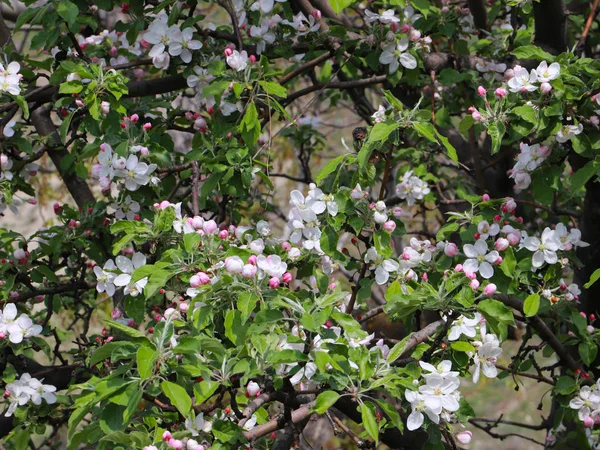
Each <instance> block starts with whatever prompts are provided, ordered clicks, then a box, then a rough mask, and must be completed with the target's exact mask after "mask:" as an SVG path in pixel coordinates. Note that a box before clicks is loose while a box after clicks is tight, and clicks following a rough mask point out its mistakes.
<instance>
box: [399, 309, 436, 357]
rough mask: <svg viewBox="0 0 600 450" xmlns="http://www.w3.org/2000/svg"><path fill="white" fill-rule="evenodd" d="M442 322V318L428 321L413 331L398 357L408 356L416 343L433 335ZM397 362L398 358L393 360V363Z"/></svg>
mask: <svg viewBox="0 0 600 450" xmlns="http://www.w3.org/2000/svg"><path fill="white" fill-rule="evenodd" d="M444 323H445V322H444V321H443V320H442V319H440V320H436V321H435V322H433V323H430V324H429V325H427V326H426V327H424V328H422V329H420V330H419V331H415V332H414V333H413V334H411V335H410V339H409V340H408V341H407V342H406V346H405V347H404V352H403V353H402V354H401V355H400V359H404V358H407V357H409V356H410V354H411V353H412V350H413V349H414V348H415V347H416V346H417V345H419V344H420V343H422V342H425V341H426V340H427V339H429V338H430V337H431V336H433V334H434V333H435V332H436V330H437V329H438V328H439V327H440V326H442V325H443V324H444ZM397 362H398V360H397V361H395V363H397Z"/></svg>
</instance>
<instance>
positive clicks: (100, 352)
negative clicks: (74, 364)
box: [89, 341, 135, 367]
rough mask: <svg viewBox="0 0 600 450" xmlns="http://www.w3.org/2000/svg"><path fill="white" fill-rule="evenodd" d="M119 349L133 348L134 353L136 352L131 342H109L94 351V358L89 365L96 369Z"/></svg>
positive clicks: (92, 357)
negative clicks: (97, 365) (96, 366)
mask: <svg viewBox="0 0 600 450" xmlns="http://www.w3.org/2000/svg"><path fill="white" fill-rule="evenodd" d="M118 347H131V349H132V351H133V350H135V346H134V344H132V343H131V342H124V341H117V342H109V343H108V344H104V345H103V346H102V347H100V348H98V349H97V350H94V353H92V356H91V358H90V362H89V365H90V367H94V366H95V365H96V364H98V363H99V362H100V361H102V360H103V359H106V358H109V357H110V355H112V352H113V351H114V350H115V349H116V348H118Z"/></svg>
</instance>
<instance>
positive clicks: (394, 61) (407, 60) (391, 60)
mask: <svg viewBox="0 0 600 450" xmlns="http://www.w3.org/2000/svg"><path fill="white" fill-rule="evenodd" d="M408 44H409V40H408V37H406V36H404V37H403V38H402V39H400V40H399V41H398V42H397V43H395V42H392V43H391V44H388V45H386V46H385V47H384V48H383V53H381V55H379V62H380V63H381V64H385V65H388V64H389V66H390V67H389V72H390V74H392V73H394V72H396V71H397V70H398V68H399V67H400V65H402V66H403V67H406V68H407V69H414V68H415V67H417V59H416V58H415V57H414V56H413V55H411V54H410V53H408V52H407V50H408Z"/></svg>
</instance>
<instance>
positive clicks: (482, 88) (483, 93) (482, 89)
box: [477, 86, 486, 97]
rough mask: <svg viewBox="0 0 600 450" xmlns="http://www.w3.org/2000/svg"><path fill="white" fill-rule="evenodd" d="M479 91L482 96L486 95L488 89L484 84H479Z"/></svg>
mask: <svg viewBox="0 0 600 450" xmlns="http://www.w3.org/2000/svg"><path fill="white" fill-rule="evenodd" d="M477 93H478V94H479V95H480V96H481V97H485V94H486V91H485V88H484V87H483V86H479V87H478V88H477Z"/></svg>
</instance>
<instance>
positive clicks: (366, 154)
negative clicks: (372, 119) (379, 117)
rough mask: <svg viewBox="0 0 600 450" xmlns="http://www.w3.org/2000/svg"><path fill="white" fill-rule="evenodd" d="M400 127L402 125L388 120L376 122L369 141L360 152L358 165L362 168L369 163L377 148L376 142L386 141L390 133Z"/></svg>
mask: <svg viewBox="0 0 600 450" xmlns="http://www.w3.org/2000/svg"><path fill="white" fill-rule="evenodd" d="M398 127H400V125H399V124H398V123H396V122H393V121H391V120H386V121H385V122H378V123H376V124H375V125H374V126H373V128H371V132H370V133H369V137H368V139H367V141H366V142H365V143H364V144H363V146H362V148H361V149H360V151H359V152H358V165H359V166H360V167H361V168H362V167H365V166H366V165H367V162H368V161H369V158H370V157H371V153H373V150H374V149H375V148H374V147H375V144H378V143H380V142H383V141H385V140H386V139H387V138H388V137H389V135H390V133H391V132H392V131H394V130H396V129H397V128H398Z"/></svg>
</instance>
